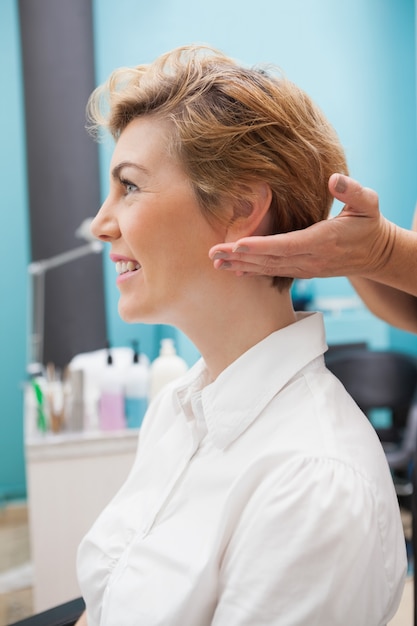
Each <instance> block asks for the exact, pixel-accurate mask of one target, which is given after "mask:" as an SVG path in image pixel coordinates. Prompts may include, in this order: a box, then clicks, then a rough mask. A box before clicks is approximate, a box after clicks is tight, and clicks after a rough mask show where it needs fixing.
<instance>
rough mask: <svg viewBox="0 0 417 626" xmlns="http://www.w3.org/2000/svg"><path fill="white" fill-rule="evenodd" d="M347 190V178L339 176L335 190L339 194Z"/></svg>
mask: <svg viewBox="0 0 417 626" xmlns="http://www.w3.org/2000/svg"><path fill="white" fill-rule="evenodd" d="M346 189H347V181H346V177H345V176H343V174H339V175H338V177H337V183H336V185H335V190H336V191H337V193H345V191H346Z"/></svg>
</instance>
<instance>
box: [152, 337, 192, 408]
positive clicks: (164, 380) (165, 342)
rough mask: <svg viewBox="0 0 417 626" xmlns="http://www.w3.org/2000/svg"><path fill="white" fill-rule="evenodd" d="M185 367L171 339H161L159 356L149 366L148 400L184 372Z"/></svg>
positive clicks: (186, 366)
mask: <svg viewBox="0 0 417 626" xmlns="http://www.w3.org/2000/svg"><path fill="white" fill-rule="evenodd" d="M187 369H188V365H187V363H186V362H185V361H184V359H182V358H181V357H180V356H178V355H177V352H176V350H175V345H174V342H173V340H172V339H169V338H167V339H162V341H161V348H160V352H159V356H158V357H157V358H156V359H155V360H154V361H153V362H152V364H151V367H150V393H149V396H150V400H153V398H155V396H156V395H157V394H158V393H159V391H160V390H161V389H162V388H163V387H164V386H165V385H167V384H168V383H169V382H171V381H172V380H174V379H175V378H178V377H179V376H182V375H183V374H185V372H186V371H187Z"/></svg>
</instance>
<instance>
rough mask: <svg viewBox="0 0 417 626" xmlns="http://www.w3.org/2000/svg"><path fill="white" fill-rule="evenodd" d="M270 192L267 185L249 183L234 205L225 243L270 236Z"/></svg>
mask: <svg viewBox="0 0 417 626" xmlns="http://www.w3.org/2000/svg"><path fill="white" fill-rule="evenodd" d="M271 201H272V191H271V188H270V186H269V185H268V184H267V183H264V182H259V183H249V184H247V185H245V193H244V195H243V194H242V198H240V199H239V200H237V201H236V202H235V205H234V210H233V217H232V219H231V220H230V222H229V224H228V226H227V232H226V238H225V242H227V241H236V239H240V238H242V237H249V236H251V235H270V234H271V230H270V229H271V224H272V219H271V216H270V213H269V208H270V206H271Z"/></svg>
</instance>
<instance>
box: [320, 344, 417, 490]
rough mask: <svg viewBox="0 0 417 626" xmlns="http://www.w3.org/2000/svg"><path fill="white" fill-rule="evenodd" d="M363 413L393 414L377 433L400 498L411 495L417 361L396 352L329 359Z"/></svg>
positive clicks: (335, 354) (346, 353) (345, 353)
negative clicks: (383, 412) (377, 410)
mask: <svg viewBox="0 0 417 626" xmlns="http://www.w3.org/2000/svg"><path fill="white" fill-rule="evenodd" d="M325 359H326V365H327V367H328V368H329V369H330V371H332V372H333V374H335V376H337V378H339V380H340V381H341V382H342V383H343V385H344V386H345V388H346V389H347V391H348V392H349V393H350V395H351V396H352V397H353V399H354V400H355V402H356V403H357V404H358V405H359V407H360V408H361V409H362V411H363V412H364V413H365V414H366V415H367V416H368V418H369V419H371V420H372V414H373V411H374V410H375V409H379V410H381V409H384V410H385V411H387V412H388V413H389V424H388V425H387V426H384V427H382V426H378V425H377V424H374V427H375V430H376V432H377V434H378V436H379V438H380V440H381V443H382V446H383V448H384V450H385V454H386V457H387V460H388V464H389V466H390V468H391V471H392V475H393V479H394V484H395V487H396V490H397V494H398V495H399V496H400V497H407V496H410V495H411V491H412V463H413V457H414V452H415V450H416V445H417V359H414V358H413V357H412V356H410V355H407V354H404V353H401V352H392V351H374V350H367V349H346V350H340V351H331V352H330V353H329V354H328V355H326V357H325Z"/></svg>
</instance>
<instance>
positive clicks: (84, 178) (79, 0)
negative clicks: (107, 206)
mask: <svg viewBox="0 0 417 626" xmlns="http://www.w3.org/2000/svg"><path fill="white" fill-rule="evenodd" d="M19 17H20V29H21V45H22V62H23V77H24V94H25V119H26V141H27V168H28V181H29V205H30V231H31V232H30V241H31V249H32V261H37V260H40V259H46V258H49V257H51V256H54V255H57V254H60V253H62V252H65V251H67V250H71V249H73V248H74V247H76V246H78V245H81V244H82V243H83V242H81V241H79V240H77V239H76V238H75V235H74V233H75V230H76V229H77V227H78V226H79V225H80V223H81V222H82V221H83V220H84V219H85V218H87V217H92V216H94V215H95V213H96V212H97V210H98V208H99V204H100V191H99V189H100V187H99V166H98V152H97V145H96V144H95V143H94V141H93V140H92V139H91V138H90V137H89V135H88V133H87V131H86V130H85V124H86V120H85V107H86V103H87V99H88V96H89V94H90V93H91V91H92V89H93V88H94V86H95V79H94V54H93V24H92V7H91V0H36V1H34V0H19ZM105 338H106V328H105V308H104V284H103V270H102V259H101V255H100V254H98V255H97V254H92V255H89V256H87V257H85V258H82V259H79V260H76V261H73V262H71V263H68V264H66V265H64V266H62V267H60V268H55V269H52V270H50V271H48V272H47V273H46V276H45V323H44V347H43V354H44V363H47V362H49V361H52V362H53V363H55V364H56V365H58V366H60V367H63V366H64V365H66V364H67V363H68V361H69V360H70V359H71V358H72V356H74V355H75V354H77V353H79V352H85V351H89V350H94V349H98V348H102V347H104V345H105Z"/></svg>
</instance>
